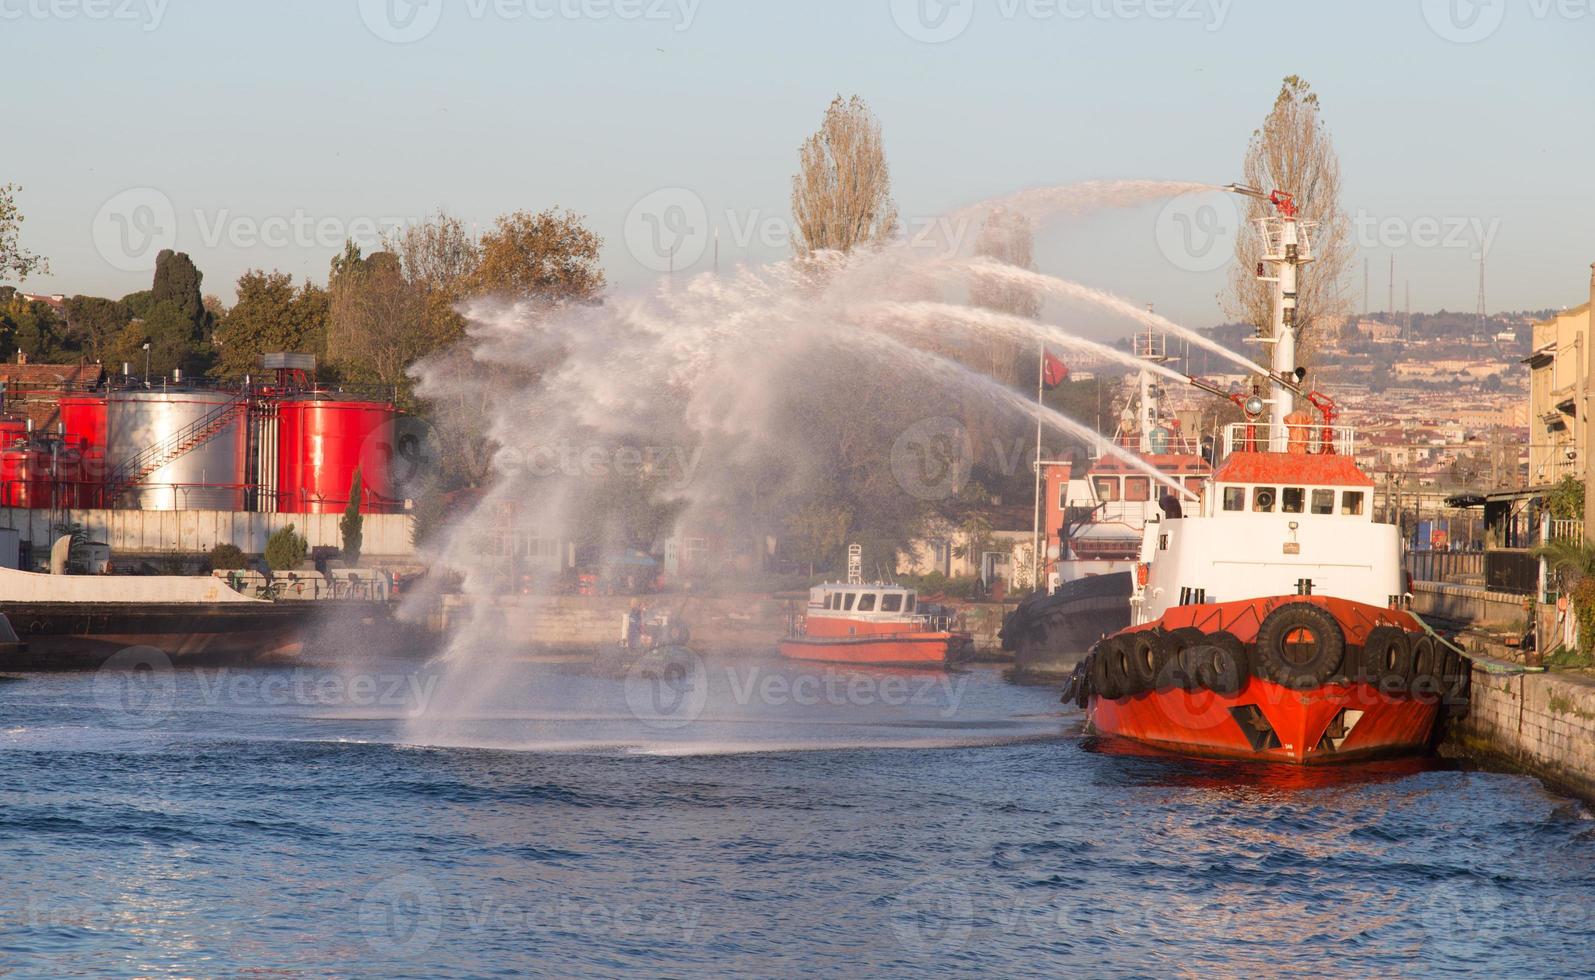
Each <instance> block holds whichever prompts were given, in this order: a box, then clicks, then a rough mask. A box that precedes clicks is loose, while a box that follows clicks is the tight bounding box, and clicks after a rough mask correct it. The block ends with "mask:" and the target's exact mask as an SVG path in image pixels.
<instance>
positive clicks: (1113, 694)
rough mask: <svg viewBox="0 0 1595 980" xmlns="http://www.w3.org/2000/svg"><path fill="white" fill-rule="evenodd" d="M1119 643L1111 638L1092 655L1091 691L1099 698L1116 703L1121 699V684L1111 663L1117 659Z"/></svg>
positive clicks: (1101, 644) (1104, 641)
mask: <svg viewBox="0 0 1595 980" xmlns="http://www.w3.org/2000/svg"><path fill="white" fill-rule="evenodd" d="M1116 648H1117V643H1116V642H1115V638H1114V637H1109V638H1108V639H1106V640H1103V641H1102V642H1101V643H1098V644H1097V647H1096V650H1094V651H1093V652H1092V654H1091V673H1090V677H1091V690H1092V692H1093V693H1094V694H1096V695H1097V696H1098V697H1102V698H1107V699H1108V700H1109V701H1116V700H1118V698H1119V694H1120V692H1119V684H1118V681H1117V680H1116V679H1115V674H1114V672H1113V670H1112V667H1111V664H1110V662H1111V661H1113V660H1114V659H1116V658H1117V649H1116Z"/></svg>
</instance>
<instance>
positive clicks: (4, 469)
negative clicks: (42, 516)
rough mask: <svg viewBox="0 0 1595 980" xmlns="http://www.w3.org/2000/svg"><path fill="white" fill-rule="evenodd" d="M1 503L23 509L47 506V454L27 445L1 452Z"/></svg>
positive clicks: (48, 464) (48, 462)
mask: <svg viewBox="0 0 1595 980" xmlns="http://www.w3.org/2000/svg"><path fill="white" fill-rule="evenodd" d="M0 505H3V506H6V507H18V508H21V509H24V510H28V509H33V508H46V507H49V506H50V459H49V457H48V456H45V455H44V454H42V453H40V452H38V451H37V450H35V449H30V448H26V447H20V448H13V449H7V450H5V451H4V452H0Z"/></svg>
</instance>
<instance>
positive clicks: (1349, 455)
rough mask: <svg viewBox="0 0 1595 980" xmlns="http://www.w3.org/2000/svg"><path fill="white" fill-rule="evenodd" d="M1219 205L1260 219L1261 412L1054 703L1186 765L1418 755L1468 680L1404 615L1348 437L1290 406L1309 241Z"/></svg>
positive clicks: (1152, 546) (1322, 414)
mask: <svg viewBox="0 0 1595 980" xmlns="http://www.w3.org/2000/svg"><path fill="white" fill-rule="evenodd" d="M1228 189H1229V190H1232V191H1235V192H1237V193H1240V194H1243V195H1246V196H1249V197H1254V198H1259V199H1262V200H1264V201H1267V202H1268V204H1269V205H1270V206H1271V213H1270V214H1268V215H1266V216H1265V217H1263V218H1261V219H1259V226H1260V229H1261V231H1262V233H1263V240H1264V243H1265V250H1266V254H1265V256H1264V258H1263V262H1262V263H1261V265H1260V267H1259V269H1258V277H1259V279H1260V280H1261V281H1264V282H1268V283H1270V284H1271V285H1272V293H1273V302H1272V313H1271V321H1272V326H1271V331H1270V335H1269V336H1268V337H1267V338H1266V340H1265V342H1267V343H1270V344H1271V345H1272V347H1273V357H1272V363H1271V371H1270V377H1269V379H1268V394H1269V397H1268V398H1267V399H1264V398H1262V397H1261V396H1260V395H1254V396H1252V397H1251V398H1248V399H1246V403H1245V406H1244V411H1245V414H1246V421H1244V422H1240V423H1236V424H1232V425H1229V426H1227V427H1226V429H1225V431H1224V433H1223V438H1222V443H1221V445H1219V446H1216V447H1215V459H1214V462H1215V467H1214V472H1213V475H1212V482H1211V485H1210V487H1209V490H1208V492H1207V493H1206V494H1205V495H1204V496H1203V498H1202V500H1201V502H1200V504H1198V505H1197V506H1196V507H1194V508H1190V511H1191V512H1189V513H1187V512H1185V510H1184V509H1182V508H1175V509H1174V510H1173V512H1172V513H1167V514H1164V515H1161V516H1157V517H1154V518H1153V519H1152V520H1150V521H1149V522H1148V523H1147V526H1146V530H1145V534H1144V536H1143V538H1142V542H1141V553H1140V560H1139V562H1138V564H1137V568H1136V572H1135V583H1136V584H1135V589H1134V593H1133V595H1132V596H1131V600H1130V601H1131V607H1132V617H1133V623H1132V624H1131V625H1130V626H1129V627H1128V628H1126V629H1123V630H1121V631H1119V632H1117V633H1115V634H1113V635H1111V636H1108V637H1106V638H1104V639H1103V640H1101V641H1100V642H1099V643H1097V644H1096V645H1095V646H1094V647H1093V648H1092V650H1091V653H1090V656H1089V657H1088V658H1087V659H1086V660H1085V661H1083V662H1082V663H1081V664H1080V665H1079V666H1078V667H1077V668H1076V669H1075V673H1074V674H1073V676H1072V677H1071V678H1070V679H1069V681H1068V683H1067V684H1066V685H1065V689H1064V700H1065V701H1070V700H1072V701H1074V702H1075V703H1076V704H1078V705H1079V706H1080V707H1082V708H1085V709H1086V710H1087V718H1088V724H1089V728H1090V730H1092V731H1093V732H1094V733H1096V734H1099V735H1102V736H1110V737H1120V738H1125V739H1130V740H1133V741H1135V742H1138V743H1142V744H1144V745H1147V746H1151V747H1153V748H1156V749H1163V750H1169V751H1174V752H1179V753H1185V754H1192V755H1198V756H1213V757H1226V758H1238V759H1252V760H1261V761H1269V762H1279V763H1289V764H1299V765H1313V764H1322V763H1334V762H1344V761H1352V760H1360V759H1367V758H1373V757H1381V756H1391V755H1408V754H1417V753H1421V752H1424V751H1426V750H1427V749H1428V748H1429V746H1430V744H1431V742H1432V740H1433V738H1434V737H1435V735H1436V732H1437V729H1438V722H1439V719H1440V717H1441V714H1442V710H1443V709H1444V708H1445V707H1446V706H1457V705H1460V704H1461V703H1463V702H1464V701H1465V698H1466V689H1467V684H1468V680H1469V675H1470V671H1469V670H1468V669H1467V667H1466V665H1465V664H1464V662H1463V660H1462V658H1461V656H1460V655H1459V654H1458V653H1456V652H1454V651H1453V649H1452V648H1450V647H1449V646H1448V645H1447V644H1446V643H1445V641H1444V640H1443V639H1441V638H1440V637H1438V636H1437V635H1435V634H1434V633H1433V632H1432V631H1430V630H1429V629H1428V628H1427V627H1426V626H1425V624H1423V623H1422V622H1421V621H1420V620H1419V619H1418V618H1417V617H1416V616H1414V615H1413V613H1412V612H1411V611H1410V606H1411V596H1410V593H1409V591H1408V588H1407V582H1406V576H1405V573H1404V571H1403V569H1402V565H1401V540H1400V532H1399V531H1398V529H1397V528H1396V527H1394V526H1392V525H1389V524H1384V523H1380V522H1377V521H1375V520H1374V514H1373V511H1374V508H1373V499H1372V498H1373V489H1374V482H1373V480H1372V479H1370V478H1369V477H1368V475H1367V474H1365V473H1364V472H1363V471H1362V470H1361V469H1360V468H1359V467H1358V466H1357V464H1356V462H1355V461H1354V450H1355V441H1356V433H1355V431H1354V430H1353V429H1352V428H1351V427H1349V426H1343V425H1337V424H1336V422H1337V418H1338V414H1339V412H1338V407H1337V406H1336V405H1335V403H1334V402H1333V401H1332V400H1331V399H1329V398H1328V397H1327V396H1325V395H1323V394H1322V393H1320V392H1316V391H1305V392H1304V390H1303V388H1302V382H1303V381H1304V380H1305V378H1306V372H1305V371H1304V370H1300V369H1298V368H1297V366H1296V347H1297V340H1298V337H1299V331H1300V330H1301V328H1302V326H1303V324H1301V323H1299V322H1298V321H1297V317H1296V297H1297V283H1298V279H1299V275H1300V271H1301V267H1302V266H1303V265H1306V264H1308V263H1310V262H1312V261H1313V255H1312V243H1311V234H1312V232H1313V231H1314V225H1313V223H1311V222H1305V221H1300V220H1298V215H1297V207H1296V204H1295V201H1294V200H1293V198H1292V196H1291V195H1290V194H1287V193H1283V192H1280V191H1274V192H1273V193H1272V194H1267V195H1265V194H1264V193H1263V192H1262V191H1259V190H1256V189H1254V188H1250V187H1243V186H1240V185H1231V186H1230V187H1229V188H1228ZM1298 396H1300V397H1303V399H1304V401H1305V402H1306V404H1307V405H1308V406H1310V408H1308V407H1303V408H1300V409H1298V407H1297V398H1298ZM1265 410H1266V411H1267V413H1268V414H1267V417H1266V418H1265V417H1264V412H1265Z"/></svg>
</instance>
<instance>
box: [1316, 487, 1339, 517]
mask: <svg viewBox="0 0 1595 980" xmlns="http://www.w3.org/2000/svg"><path fill="white" fill-rule="evenodd" d="M1334 512H1335V491H1333V490H1314V491H1313V513H1314V514H1333V513H1334Z"/></svg>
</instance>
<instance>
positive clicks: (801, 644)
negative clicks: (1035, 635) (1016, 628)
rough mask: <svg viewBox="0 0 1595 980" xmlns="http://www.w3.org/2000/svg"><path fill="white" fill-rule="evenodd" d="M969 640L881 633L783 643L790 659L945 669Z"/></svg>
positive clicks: (953, 635) (783, 653) (956, 636)
mask: <svg viewBox="0 0 1595 980" xmlns="http://www.w3.org/2000/svg"><path fill="white" fill-rule="evenodd" d="M966 644H967V638H966V637H964V636H961V635H960V634H957V633H878V634H874V635H864V636H794V637H789V638H788V639H785V640H782V641H781V642H780V644H779V649H780V651H781V656H783V657H786V658H787V659H789V660H813V661H818V662H820V663H832V664H860V665H875V666H886V665H889V666H893V667H945V666H947V665H948V664H951V663H955V662H957V660H958V659H959V656H960V655H961V653H962V651H963V649H964V647H965V646H966Z"/></svg>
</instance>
